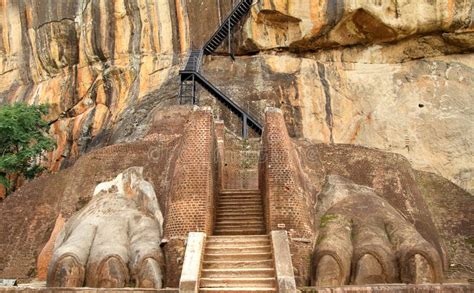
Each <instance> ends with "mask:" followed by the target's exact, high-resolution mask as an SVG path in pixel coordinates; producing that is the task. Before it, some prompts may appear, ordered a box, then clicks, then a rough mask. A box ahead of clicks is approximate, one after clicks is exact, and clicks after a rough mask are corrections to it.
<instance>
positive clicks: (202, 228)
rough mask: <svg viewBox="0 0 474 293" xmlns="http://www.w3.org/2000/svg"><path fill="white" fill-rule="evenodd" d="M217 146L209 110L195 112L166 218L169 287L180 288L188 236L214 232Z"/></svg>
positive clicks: (186, 129)
mask: <svg viewBox="0 0 474 293" xmlns="http://www.w3.org/2000/svg"><path fill="white" fill-rule="evenodd" d="M215 144H216V142H215V135H214V128H213V119H212V115H211V112H210V110H208V109H198V108H196V109H195V111H194V112H193V113H192V114H191V118H190V121H189V123H188V124H187V125H186V127H185V131H184V135H183V138H182V142H181V145H180V150H179V155H178V159H177V160H176V162H175V172H174V175H173V178H172V181H171V191H170V196H169V198H168V204H167V206H168V209H167V211H166V215H165V228H164V238H165V239H166V240H167V241H168V243H167V244H166V245H165V246H164V251H165V256H166V270H167V272H168V273H167V274H166V275H167V280H166V285H167V286H168V287H177V286H178V283H179V276H180V272H181V268H182V262H183V259H184V251H185V247H184V246H185V239H186V237H187V236H188V234H189V232H205V233H207V234H210V233H211V232H212V228H213V227H212V225H213V215H214V211H213V207H214V202H213V199H214V193H215V191H216V183H217V182H216V181H215V180H214V179H215V178H216V177H217V168H216V165H215V163H216V162H217V160H216V158H215V155H216V153H215V151H214V150H215Z"/></svg>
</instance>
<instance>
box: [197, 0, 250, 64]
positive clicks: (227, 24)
mask: <svg viewBox="0 0 474 293" xmlns="http://www.w3.org/2000/svg"><path fill="white" fill-rule="evenodd" d="M252 2H253V0H242V1H240V2H238V3H237V5H235V7H234V9H232V12H231V13H230V14H229V16H227V18H226V19H225V20H224V21H223V22H222V24H221V26H220V27H219V28H218V29H217V31H216V32H215V33H214V34H213V35H212V37H211V38H210V39H209V41H207V43H206V44H205V45H204V47H203V50H204V53H205V54H206V55H209V54H212V52H214V51H215V50H216V49H217V48H218V47H219V46H220V44H222V42H223V41H224V40H225V38H226V37H227V36H229V35H230V32H231V30H232V29H233V28H234V27H235V26H236V25H237V23H239V21H240V20H241V19H242V18H243V17H244V16H245V15H247V13H248V12H249V11H250V7H251V6H252Z"/></svg>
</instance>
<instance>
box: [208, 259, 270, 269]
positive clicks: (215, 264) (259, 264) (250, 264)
mask: <svg viewBox="0 0 474 293" xmlns="http://www.w3.org/2000/svg"><path fill="white" fill-rule="evenodd" d="M202 265H203V269H241V268H246V269H253V268H254V269H257V268H259V269H264V268H267V269H273V260H272V259H265V260H247V261H245V260H229V261H220V260H218V261H207V260H206V261H204V262H203V264H202Z"/></svg>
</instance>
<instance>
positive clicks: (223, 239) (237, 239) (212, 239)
mask: <svg viewBox="0 0 474 293" xmlns="http://www.w3.org/2000/svg"><path fill="white" fill-rule="evenodd" d="M260 241H270V237H269V236H268V235H249V236H238V235H236V236H208V237H207V239H206V243H227V242H231V243H236V244H237V243H241V242H245V243H250V242H260Z"/></svg>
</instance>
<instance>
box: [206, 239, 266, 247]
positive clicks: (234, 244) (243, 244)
mask: <svg viewBox="0 0 474 293" xmlns="http://www.w3.org/2000/svg"><path fill="white" fill-rule="evenodd" d="M269 245H271V243H270V240H266V239H265V240H261V241H252V242H243V241H242V242H230V241H229V242H209V241H206V247H207V248H222V249H227V248H232V247H254V246H269Z"/></svg>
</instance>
